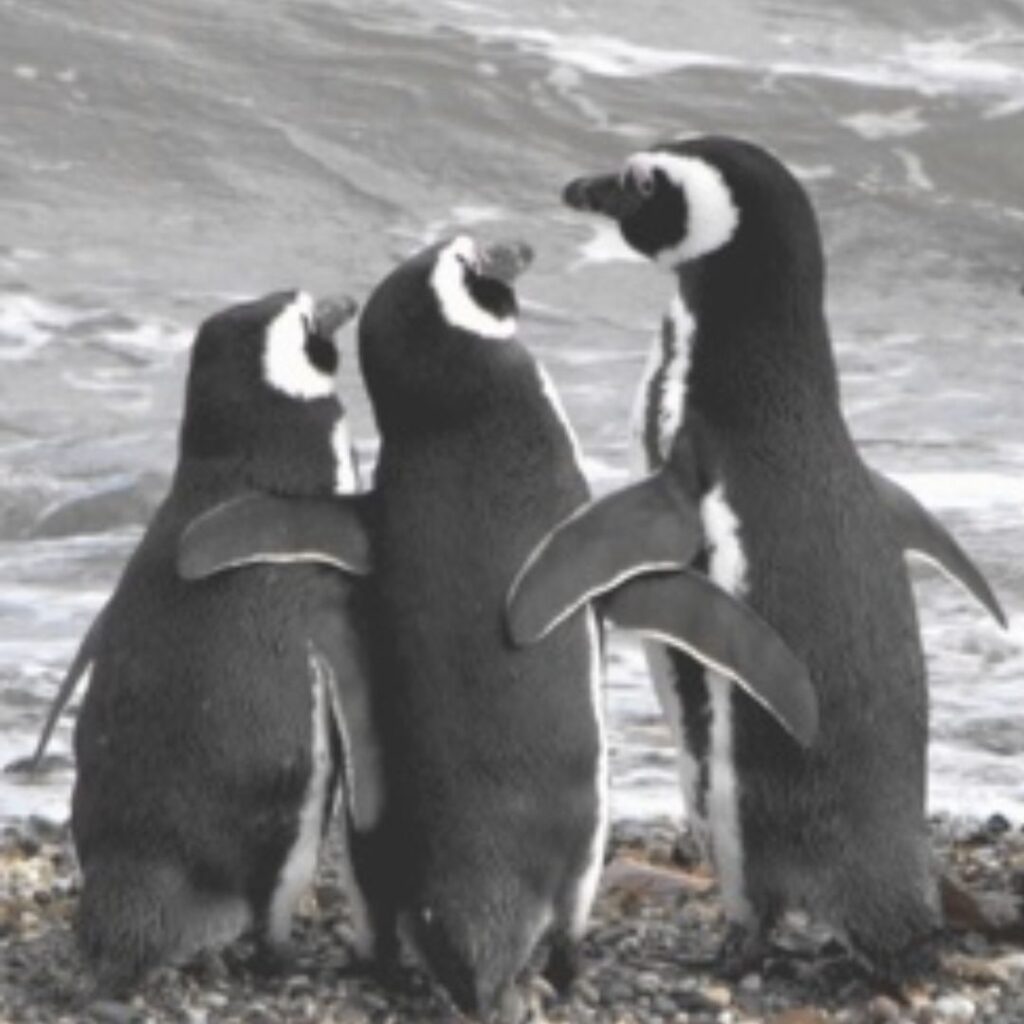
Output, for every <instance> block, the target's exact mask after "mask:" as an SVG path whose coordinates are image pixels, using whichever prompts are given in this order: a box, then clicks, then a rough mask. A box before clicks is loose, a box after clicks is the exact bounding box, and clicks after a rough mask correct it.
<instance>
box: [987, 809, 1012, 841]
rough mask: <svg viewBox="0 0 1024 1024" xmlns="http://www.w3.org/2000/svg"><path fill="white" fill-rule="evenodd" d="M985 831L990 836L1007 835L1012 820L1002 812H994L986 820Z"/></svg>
mask: <svg viewBox="0 0 1024 1024" xmlns="http://www.w3.org/2000/svg"><path fill="white" fill-rule="evenodd" d="M985 831H986V832H987V833H988V834H989V835H990V836H1001V835H1005V834H1006V833H1007V832H1009V831H1010V822H1009V821H1008V820H1007V819H1006V818H1005V817H1004V816H1003V815H1002V814H993V815H992V816H991V817H990V818H989V819H988V821H986V822H985Z"/></svg>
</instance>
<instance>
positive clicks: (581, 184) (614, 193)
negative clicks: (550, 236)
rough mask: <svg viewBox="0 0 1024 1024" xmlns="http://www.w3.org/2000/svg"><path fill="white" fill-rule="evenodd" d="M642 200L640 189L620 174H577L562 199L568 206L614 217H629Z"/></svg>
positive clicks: (615, 218) (585, 211) (618, 218)
mask: <svg viewBox="0 0 1024 1024" xmlns="http://www.w3.org/2000/svg"><path fill="white" fill-rule="evenodd" d="M643 201H644V197H643V196H642V195H641V194H640V192H639V191H638V190H637V189H635V188H634V189H631V188H627V187H626V184H625V183H624V182H623V180H622V177H621V175H618V174H600V175H596V176H594V177H587V178H576V179H575V180H573V181H570V182H569V184H568V185H566V186H565V188H564V189H563V190H562V202H564V203H565V205H566V206H569V207H571V208H572V209H573V210H580V211H581V212H583V213H603V214H605V216H607V217H611V218H612V219H613V220H622V219H623V218H625V217H628V216H629V215H630V214H631V213H633V212H635V211H636V210H637V209H639V208H640V206H641V204H642V203H643Z"/></svg>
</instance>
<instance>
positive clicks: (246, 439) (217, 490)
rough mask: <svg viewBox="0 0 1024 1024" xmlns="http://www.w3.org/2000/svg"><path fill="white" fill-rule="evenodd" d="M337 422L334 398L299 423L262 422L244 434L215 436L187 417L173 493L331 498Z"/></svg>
mask: <svg viewBox="0 0 1024 1024" xmlns="http://www.w3.org/2000/svg"><path fill="white" fill-rule="evenodd" d="M197 419H198V418H197ZM339 420H340V406H338V405H337V403H336V402H335V401H334V400H333V399H332V400H330V401H327V400H324V401H323V402H322V403H321V404H319V405H318V408H317V409H316V410H315V412H314V411H312V410H309V411H303V413H302V417H301V418H300V419H298V420H293V419H289V418H287V417H282V416H274V417H267V422H265V423H257V424H255V425H253V426H252V429H251V430H248V431H243V430H241V429H236V425H234V424H231V426H230V428H228V429H222V430H219V431H218V430H215V429H212V428H211V425H210V424H209V422H206V423H197V422H195V421H193V420H190V418H189V417H188V416H186V417H185V423H184V426H183V428H182V432H181V437H180V442H179V456H178V467H177V470H176V472H175V477H174V488H175V489H180V490H182V491H202V492H203V493H206V494H216V495H218V496H223V495H225V494H230V493H234V492H236V491H240V490H250V491H261V492H263V493H269V494H281V495H286V496H295V497H307V496H312V495H321V494H331V493H333V492H334V491H335V490H336V489H337V484H338V480H339V470H338V458H339V454H340V453H339V452H337V451H336V450H335V435H334V433H333V431H334V428H335V426H336V425H337V423H338V422H339ZM203 427H206V428H207V429H202V428H203Z"/></svg>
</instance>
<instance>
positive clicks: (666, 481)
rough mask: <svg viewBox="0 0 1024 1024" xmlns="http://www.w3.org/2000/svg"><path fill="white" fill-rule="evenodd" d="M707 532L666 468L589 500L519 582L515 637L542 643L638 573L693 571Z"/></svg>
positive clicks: (548, 540) (537, 552)
mask: <svg viewBox="0 0 1024 1024" xmlns="http://www.w3.org/2000/svg"><path fill="white" fill-rule="evenodd" d="M703 537H704V535H703V531H702V528H701V525H700V515H699V513H698V509H697V506H696V504H695V503H693V502H691V501H690V500H689V499H688V498H686V496H685V495H684V494H683V492H682V490H681V489H680V488H679V487H678V486H677V485H675V484H673V483H672V481H671V479H670V478H669V477H668V476H666V475H665V474H663V473H656V474H655V475H653V476H650V477H647V478H646V479H645V480H642V481H640V482H639V483H637V484H633V485H632V486H630V487H626V488H623V489H622V490H620V491H616V492H615V493H614V494H610V495H608V496H607V497H604V498H601V499H600V500H598V501H594V502H591V503H589V504H587V505H584V506H583V507H582V508H581V509H579V510H577V511H576V512H575V513H573V514H572V515H571V516H569V517H568V518H567V519H564V520H563V521H562V522H561V523H559V524H558V525H557V526H556V527H555V528H554V529H553V530H551V531H550V532H549V533H548V534H547V535H546V536H545V537H544V538H543V540H541V542H540V543H539V544H538V545H537V547H535V548H534V549H533V551H532V552H531V554H530V555H529V557H528V558H527V559H526V562H525V563H524V564H523V566H522V568H521V569H520V570H519V573H518V575H517V576H516V578H515V580H514V581H513V583H512V586H511V588H510V590H509V594H508V602H507V622H508V627H509V632H510V635H511V637H512V640H513V642H514V643H516V644H519V645H525V644H531V643H535V642H536V641H538V640H540V639H542V638H543V637H544V636H546V635H547V634H548V633H550V632H551V630H552V629H554V628H555V626H557V625H558V624H559V623H560V622H562V621H563V620H564V619H566V618H568V617H569V616H570V615H571V614H572V613H573V612H574V611H576V609H577V608H579V607H580V606H581V605H583V604H585V603H586V602H587V601H589V600H591V599H592V598H594V597H596V596H597V595H599V594H601V593H604V592H605V591H607V590H610V589H612V588H613V587H615V586H618V584H620V583H622V582H623V581H624V580H627V579H629V578H631V577H633V576H637V575H640V574H642V573H649V572H656V571H658V570H665V569H681V568H685V567H686V566H687V565H689V564H690V563H691V562H692V561H693V559H694V557H695V556H696V555H697V553H698V552H699V551H700V548H701V546H702V544H703Z"/></svg>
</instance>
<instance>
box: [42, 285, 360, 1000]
mask: <svg viewBox="0 0 1024 1024" xmlns="http://www.w3.org/2000/svg"><path fill="white" fill-rule="evenodd" d="M355 309H356V307H355V303H353V302H352V301H351V300H347V299H346V300H342V301H338V302H323V303H319V304H318V303H315V302H314V300H313V299H312V298H311V297H310V296H309V295H307V294H305V293H302V292H283V293H278V294H274V295H269V296H267V297H265V298H263V299H261V300H259V301H256V302H250V303H246V304H244V305H239V306H235V307H232V308H230V309H227V310H224V311H223V312H220V313H218V314H216V315H214V316H212V317H211V318H210V319H208V320H207V321H206V322H205V323H204V324H203V325H202V326H201V328H200V330H199V332H198V335H197V337H196V340H195V344H194V347H193V350H192V358H191V369H190V373H189V378H188V384H187V389H186V407H185V415H184V420H183V425H182V429H181V435H180V446H179V459H178V466H177V470H176V472H175V474H174V477H173V480H172V483H171V487H170V491H169V493H168V495H167V496H166V498H165V500H164V501H163V503H162V504H161V506H160V507H159V509H158V510H157V512H156V514H155V516H154V518H153V521H152V522H151V524H150V525H149V527H148V529H147V531H146V533H145V535H144V537H143V538H142V541H141V542H140V544H139V546H138V548H137V549H136V551H135V553H134V554H133V556H132V558H131V559H130V561H129V562H128V565H127V567H126V568H125V570H124V573H123V575H122V577H121V579H120V581H119V583H118V585H117V588H116V590H115V592H114V594H113V595H112V597H111V598H110V600H109V601H108V603H107V605H106V607H105V608H104V610H103V611H102V612H101V615H100V617H99V618H98V619H97V622H96V624H95V625H94V627H93V628H92V629H91V630H90V631H89V633H88V634H87V636H86V639H85V641H84V642H83V645H82V649H81V650H80V652H79V655H78V656H77V657H76V659H75V664H74V665H73V666H72V672H71V673H69V677H68V678H69V679H71V680H72V683H73V680H74V678H77V676H78V675H81V674H83V673H84V672H85V670H86V669H87V668H89V667H90V666H91V677H90V682H89V687H88V690H87V693H86V696H85V698H84V701H83V704H82V709H81V713H80V716H79V719H78V722H77V725H76V729H75V734H74V748H75V755H76V760H77V768H78V776H77V781H76V784H75V788H74V793H73V797H72V821H71V825H72V834H73V837H74V842H75V846H76V850H77V853H78V858H79V862H80V864H81V869H82V874H83V885H82V896H81V900H80V903H79V906H78V911H77V918H76V922H75V929H76V934H77V938H78V942H79V945H80V948H81V951H82V954H83V956H84V959H85V961H86V963H87V965H88V966H89V968H90V969H91V971H92V973H93V974H94V976H95V979H96V982H97V989H98V992H99V993H100V994H102V995H104V996H114V997H120V996H123V995H125V994H126V993H127V992H128V991H130V990H131V989H132V988H133V987H134V986H135V985H136V984H137V983H138V982H140V981H141V980H142V979H143V977H144V975H145V974H146V973H147V971H148V970H150V969H151V968H153V967H156V966H158V965H161V964H174V963H180V962H184V961H186V960H188V959H189V958H190V957H191V956H192V955H194V954H195V953H197V952H199V951H200V950H202V949H204V948H209V947H215V946H218V945H222V944H225V943H227V942H229V941H231V940H232V939H234V938H235V937H236V936H238V935H239V934H241V933H242V932H243V931H244V930H246V929H250V928H251V929H253V930H254V931H255V933H256V936H257V941H258V944H259V949H260V951H261V952H262V954H263V962H264V963H265V964H268V965H270V964H273V963H275V962H276V961H278V960H279V958H280V956H281V955H282V954H283V953H284V951H285V949H286V944H287V940H288V937H289V932H290V926H291V918H292V914H293V912H294V909H295V906H296V904H297V901H298V899H299V897H300V895H301V894H302V892H303V890H304V889H305V887H306V886H307V885H308V884H309V882H310V880H311V879H312V876H313V873H314V870H315V867H316V862H317V855H318V850H319V845H320V840H321V837H322V834H323V832H324V830H325V828H326V826H327V823H328V819H329V816H330V813H331V808H332V804H333V802H334V794H335V788H336V786H335V783H336V778H337V776H338V767H339V764H340V763H341V762H342V760H343V761H344V763H345V765H346V767H347V766H349V765H351V764H352V763H354V762H355V761H358V760H360V758H359V756H358V755H357V753H356V751H357V750H362V749H365V737H364V736H363V735H362V734H359V735H356V736H354V737H353V735H352V733H353V730H352V729H351V728H349V729H348V731H347V732H346V733H345V740H346V748H345V749H344V750H342V745H341V735H342V733H341V730H340V729H339V725H338V718H339V716H340V715H341V714H343V711H342V708H343V707H344V706H345V705H346V703H355V705H357V706H359V702H360V700H361V697H362V695H363V693H364V681H363V678H362V675H361V673H362V662H361V655H360V651H359V641H358V630H357V629H356V627H355V625H354V619H353V618H352V616H351V615H350V613H349V610H350V602H351V597H352V591H353V586H352V577H353V575H358V574H361V573H364V572H366V571H367V565H366V561H367V555H366V551H365V548H364V547H361V546H360V541H359V535H358V534H355V533H354V534H353V538H354V540H353V543H352V545H351V546H350V548H348V549H347V551H348V555H349V556H350V557H348V560H347V565H346V568H347V573H345V574H342V573H338V572H337V571H336V569H333V568H332V569H328V568H324V567H321V566H315V565H305V566H295V565H287V564H283V565H282V564H274V565H264V566H260V567H258V568H253V569H247V570H245V571H244V572H229V573H225V574H223V575H221V576H219V577H218V578H216V579H211V580H203V581H199V582H189V581H187V580H186V579H183V578H182V576H181V574H180V573H179V569H178V565H177V555H178V543H179V538H180V535H181V532H182V530H183V528H184V527H185V526H186V525H187V524H188V523H189V522H190V521H191V520H193V519H195V518H196V517H197V516H199V515H201V514H202V513H203V512H204V511H205V510H207V509H209V508H210V507H212V506H213V505H215V504H220V503H222V502H225V501H228V500H231V499H233V498H237V497H239V496H240V495H244V494H247V493H251V492H258V493H264V494H271V495H275V496H279V497H282V496H283V497H286V496H289V495H294V496H304V497H317V496H323V497H329V496H331V495H333V494H335V493H337V492H338V491H350V490H352V489H353V488H354V486H355V482H356V474H355V467H354V464H353V458H352V451H351V446H350V444H349V441H348V430H347V420H346V416H345V411H344V409H343V407H342V405H341V404H340V402H339V400H338V398H337V396H336V393H335V373H336V369H337V365H338V353H337V350H336V348H335V344H334V341H333V334H334V333H335V331H336V330H337V329H338V328H340V326H341V325H342V324H343V323H344V322H345V321H347V320H348V319H350V318H351V316H352V315H353V314H354V312H355ZM342 546H343V547H344V545H342ZM58 700H60V697H59V698H58ZM356 720H357V721H361V719H359V718H358V716H357V718H356ZM349 724H351V723H349ZM361 744H363V746H361ZM364 763H365V762H364ZM346 774H347V776H350V775H351V772H347V773H346ZM349 781H350V779H349V778H348V777H347V779H346V782H349Z"/></svg>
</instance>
